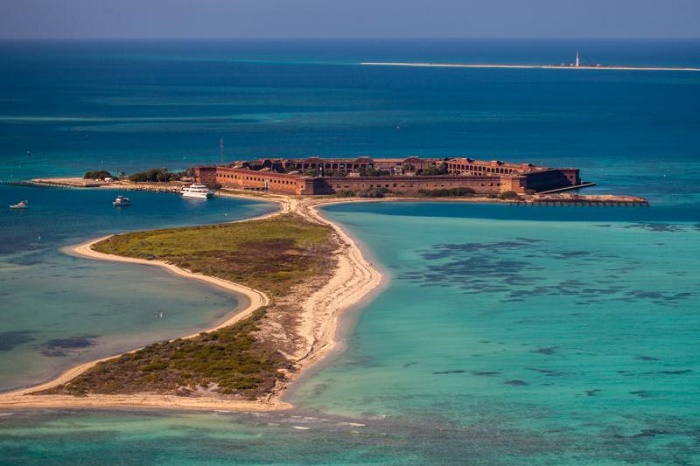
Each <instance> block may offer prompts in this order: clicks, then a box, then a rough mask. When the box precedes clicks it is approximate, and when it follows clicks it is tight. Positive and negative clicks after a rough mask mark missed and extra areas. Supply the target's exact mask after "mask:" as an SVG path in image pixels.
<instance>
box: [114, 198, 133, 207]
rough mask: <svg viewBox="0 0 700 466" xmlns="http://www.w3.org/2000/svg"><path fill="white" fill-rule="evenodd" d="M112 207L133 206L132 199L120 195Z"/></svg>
mask: <svg viewBox="0 0 700 466" xmlns="http://www.w3.org/2000/svg"><path fill="white" fill-rule="evenodd" d="M112 205H113V206H114V207H126V206H128V205H131V199H129V198H128V197H126V196H121V195H120V196H117V197H116V198H114V200H113V201H112Z"/></svg>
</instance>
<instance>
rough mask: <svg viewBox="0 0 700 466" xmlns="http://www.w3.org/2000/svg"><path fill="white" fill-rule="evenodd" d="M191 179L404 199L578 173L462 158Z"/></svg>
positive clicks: (530, 185) (489, 190)
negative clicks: (383, 192)
mask: <svg viewBox="0 0 700 466" xmlns="http://www.w3.org/2000/svg"><path fill="white" fill-rule="evenodd" d="M435 168H439V169H442V170H443V173H444V172H445V171H446V172H447V174H444V175H435V176H421V175H416V174H415V171H421V170H426V169H435ZM369 169H373V170H382V171H384V172H385V173H390V175H382V176H360V173H364V172H365V170H369ZM303 171H306V173H304V172H303ZM375 173H376V172H375ZM195 175H196V178H197V180H198V181H200V182H202V183H208V184H218V185H220V186H222V187H224V188H231V189H247V190H256V191H265V192H271V193H279V194H293V195H323V194H334V193H338V192H342V191H365V190H371V189H377V188H385V189H388V190H389V191H390V192H394V193H397V194H398V193H401V194H408V195H413V194H418V193H419V191H421V190H437V189H454V188H470V189H473V190H474V191H475V192H476V193H477V194H500V193H504V192H507V191H513V192H516V193H519V194H523V193H525V192H526V191H529V190H532V191H535V192H539V191H546V190H552V189H559V188H565V187H568V186H575V185H578V184H580V183H581V180H580V178H579V171H578V169H575V168H547V167H538V166H535V165H532V164H512V163H505V162H500V161H490V162H486V161H477V160H473V159H468V158H454V159H419V158H417V157H409V158H406V159H377V160H374V159H371V158H369V157H359V158H356V159H321V158H317V157H311V158H307V159H260V160H257V161H252V162H239V163H237V164H235V165H233V166H205V167H197V168H195ZM338 175H344V176H338Z"/></svg>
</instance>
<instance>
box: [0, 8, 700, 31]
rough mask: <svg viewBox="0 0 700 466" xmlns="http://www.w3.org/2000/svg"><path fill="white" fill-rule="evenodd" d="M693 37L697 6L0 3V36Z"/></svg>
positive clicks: (699, 18) (699, 13) (698, 27)
mask: <svg viewBox="0 0 700 466" xmlns="http://www.w3.org/2000/svg"><path fill="white" fill-rule="evenodd" d="M225 37H244V38H260V37H271V38H272V37H283V38H307V37H308V38H316V37H324V38H326V37H341V38H346V37H347V38H350V37H366V38H382V37H523V38H525V37H553V38H566V37H572V38H573V37H576V38H578V37H605V38H614V37H649V38H664V37H700V0H0V38H225Z"/></svg>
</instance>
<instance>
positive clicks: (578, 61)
mask: <svg viewBox="0 0 700 466" xmlns="http://www.w3.org/2000/svg"><path fill="white" fill-rule="evenodd" d="M574 66H576V68H578V67H579V66H581V60H579V56H578V50H577V51H576V65H574Z"/></svg>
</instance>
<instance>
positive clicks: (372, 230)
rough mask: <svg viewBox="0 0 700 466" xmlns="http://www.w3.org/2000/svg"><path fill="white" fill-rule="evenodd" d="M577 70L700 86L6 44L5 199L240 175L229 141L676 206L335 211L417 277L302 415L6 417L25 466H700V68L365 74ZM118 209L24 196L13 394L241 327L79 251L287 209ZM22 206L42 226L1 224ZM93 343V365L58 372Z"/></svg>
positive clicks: (5, 331)
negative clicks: (210, 171) (459, 170)
mask: <svg viewBox="0 0 700 466" xmlns="http://www.w3.org/2000/svg"><path fill="white" fill-rule="evenodd" d="M576 50H579V51H580V53H581V54H582V57H583V59H584V61H586V62H595V63H605V64H610V65H638V66H693V67H698V66H699V65H700V42H698V41H692V40H686V41H603V40H596V41H591V40H588V41H573V40H572V41H556V42H553V41H543V40H533V41H508V40H502V41H475V40H472V41H465V40H434V41H417V40H410V41H190V42H177V41H152V42H56V43H46V42H3V43H0V63H2V66H3V73H2V74H0V181H8V180H26V179H30V178H33V177H39V176H81V175H82V174H83V173H84V172H85V171H88V170H94V169H108V170H111V171H113V172H117V173H118V172H122V171H124V172H126V173H132V172H135V171H138V170H142V169H147V168H153V167H168V168H169V169H171V170H178V169H182V168H185V167H188V166H192V165H196V164H204V163H207V164H208V163H215V162H218V161H220V157H221V156H220V154H219V147H218V145H219V140H220V138H221V137H223V138H224V140H225V146H226V148H225V153H224V159H225V160H226V161H231V160H239V159H246V158H250V157H261V156H272V157H275V156H280V157H296V156H309V155H320V156H327V157H341V156H342V157H352V156H358V155H369V156H374V157H388V156H391V157H398V156H408V155H418V156H423V157H435V156H470V157H474V158H482V159H489V160H491V159H501V160H508V161H515V162H517V161H523V162H533V163H540V164H547V165H552V166H574V167H579V168H581V176H582V178H583V179H585V180H590V181H595V182H597V183H598V186H597V187H595V188H592V189H590V190H588V192H591V193H596V192H600V193H607V192H614V193H619V194H632V195H641V196H645V197H647V198H648V199H649V200H650V202H651V206H650V207H648V208H573V207H572V208H563V207H560V208H551V207H528V208H526V207H514V206H501V205H478V204H477V205H471V204H470V205H461V204H454V203H436V204H416V203H393V204H352V205H342V206H335V207H331V208H328V209H327V212H328V215H329V216H331V217H332V218H334V219H336V220H337V221H339V222H341V223H342V224H344V225H345V226H346V227H347V228H348V229H349V231H350V232H351V233H352V234H354V235H355V236H356V237H357V238H358V239H359V240H360V241H361V242H362V243H363V244H364V245H365V246H366V247H367V250H368V253H369V254H371V255H372V257H373V259H372V260H374V261H376V263H377V264H378V265H379V266H380V267H382V268H383V269H384V270H385V271H386V273H387V275H388V276H390V277H391V284H390V286H389V287H388V288H387V289H386V290H385V291H384V292H383V293H382V294H381V295H379V296H378V297H377V298H376V299H375V300H374V301H373V302H372V303H370V304H368V305H367V306H365V307H364V308H363V309H362V310H360V311H358V312H355V313H352V314H350V315H348V316H347V318H346V319H345V320H346V322H345V323H344V332H345V334H346V339H347V345H348V347H347V350H346V351H345V352H344V353H343V354H341V355H338V356H337V357H335V358H333V359H332V360H331V361H329V362H328V364H326V365H325V366H324V367H322V368H319V370H318V371H317V372H316V373H314V374H311V375H309V376H308V377H306V378H305V380H303V381H302V382H301V383H300V384H297V386H295V387H294V389H293V390H292V391H291V393H290V395H289V397H290V400H291V401H293V402H294V403H295V404H296V406H297V408H296V409H295V410H294V411H292V412H290V413H276V414H274V413H273V414H266V415H247V414H230V413H197V414H191V413H190V414H188V413H152V412H151V413H144V412H106V411H98V412H75V411H26V412H10V411H6V412H3V413H0V414H2V417H0V451H1V452H2V453H0V463H2V464H45V463H52V464H54V463H56V462H69V461H70V462H74V463H79V464H80V463H84V464H94V463H97V462H100V463H109V464H118V463H120V464H144V463H149V464H159V463H162V464H166V463H167V464H201V463H206V464H230V463H232V462H234V463H243V464H261V463H276V464H407V463H409V464H423V463H426V464H436V463H444V464H465V463H466V464H469V463H472V464H479V463H482V464H513V463H533V464H635V463H636V464H693V463H697V462H698V461H700V459H699V458H700V448H699V445H700V425H699V424H698V421H697V416H696V413H695V410H694V406H697V404H698V402H699V401H700V393H699V392H698V388H697V387H700V383H699V381H698V374H700V366H699V361H700V354H699V353H698V345H697V341H698V339H699V338H700V335H699V334H698V329H700V325H699V324H700V321H699V319H700V317H699V316H698V309H697V305H696V303H697V302H698V301H700V300H698V293H699V292H700V291H699V290H698V273H697V263H698V258H700V250H698V244H700V242H698V240H697V239H698V231H699V230H698V225H700V196H699V195H698V189H697V186H699V185H700V184H699V183H700V179H699V175H698V173H700V170H698V169H699V168H700V150H699V149H698V145H697V134H698V130H700V116H699V114H698V112H697V109H698V108H700V92H699V91H700V74H699V73H692V72H670V71H659V72H641V71H637V72H634V71H610V70H596V71H585V70H575V71H573V70H503V69H431V68H409V69H407V68H389V67H387V68H383V67H366V66H360V65H359V63H360V62H364V61H397V62H398V61H412V62H451V63H483V62H488V63H541V64H549V63H561V62H570V61H572V60H573V56H574V54H575V51H576ZM115 194H116V193H114V192H111V191H109V192H106V191H97V190H54V189H30V188H20V187H15V186H8V185H0V294H1V296H0V298H2V301H0V317H1V318H2V322H3V323H2V327H0V333H1V334H2V339H1V340H0V371H2V376H3V377H2V381H1V384H2V385H1V386H0V389H8V388H11V387H14V386H19V385H23V384H28V383H32V382H34V381H38V380H43V379H45V378H47V377H50V376H51V375H52V374H54V373H55V372H56V371H58V370H60V368H62V367H66V366H69V365H71V364H72V363H73V361H79V360H85V359H91V357H94V355H96V354H100V355H101V354H107V353H109V352H110V351H111V352H116V351H123V350H124V349H125V348H127V347H129V345H136V346H138V345H140V344H143V342H144V341H147V340H148V338H155V339H159V338H167V337H168V336H171V335H175V334H181V333H190V332H191V331H193V330H197V329H200V328H205V327H207V326H208V325H209V324H210V323H212V322H214V321H216V320H219V319H221V318H223V316H224V315H225V314H226V313H227V312H230V310H231V308H232V307H234V306H235V304H236V303H235V302H232V301H235V300H233V299H232V298H231V297H230V296H227V295H223V294H221V293H218V292H215V291H213V290H212V289H210V288H208V287H203V286H200V285H196V284H189V283H182V281H181V280H179V279H175V278H173V277H169V276H163V274H160V273H156V272H153V271H150V270H142V268H139V267H133V266H123V265H117V264H102V263H95V262H92V261H87V260H83V259H79V258H75V257H72V256H68V255H66V254H64V253H62V252H61V249H62V248H63V247H65V246H68V245H71V244H74V243H76V242H78V241H82V240H84V239H87V238H91V237H94V236H99V235H102V234H108V233H112V232H118V231H124V230H135V229H148V228H157V227H165V226H175V225H186V224H197V223H213V222H220V221H226V220H230V219H231V220H232V219H236V218H242V217H246V216H252V215H258V214H260V213H264V212H266V211H269V209H270V206H269V205H268V204H263V203H250V202H242V201H231V200H225V199H215V200H214V201H211V202H208V203H194V204H192V203H187V202H184V201H183V200H182V199H180V198H179V197H177V196H173V195H166V194H155V193H132V194H130V197H132V198H133V200H134V205H133V206H131V207H129V208H128V209H122V210H120V209H114V208H112V206H111V205H110V204H109V202H110V201H111V198H112V197H113V196H114V195H115ZM19 199H28V200H29V201H30V209H28V210H27V211H24V212H17V211H11V210H9V209H7V208H6V207H2V206H3V205H5V206H7V205H8V204H11V203H15V202H17V201H18V200H19ZM3 209H4V210H3ZM161 309H168V314H166V316H165V318H159V312H160V310H161ZM171 309H172V310H171ZM192 311H195V312H192ZM76 336H82V337H86V338H88V339H90V340H91V341H92V343H93V344H92V346H91V347H89V348H87V349H83V350H79V351H68V354H67V355H64V356H46V355H45V354H44V353H45V351H44V350H45V349H46V345H47V342H50V341H51V340H54V339H60V338H67V337H76ZM42 351H44V353H42ZM91 352H92V353H91ZM91 355H93V356H91Z"/></svg>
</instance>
